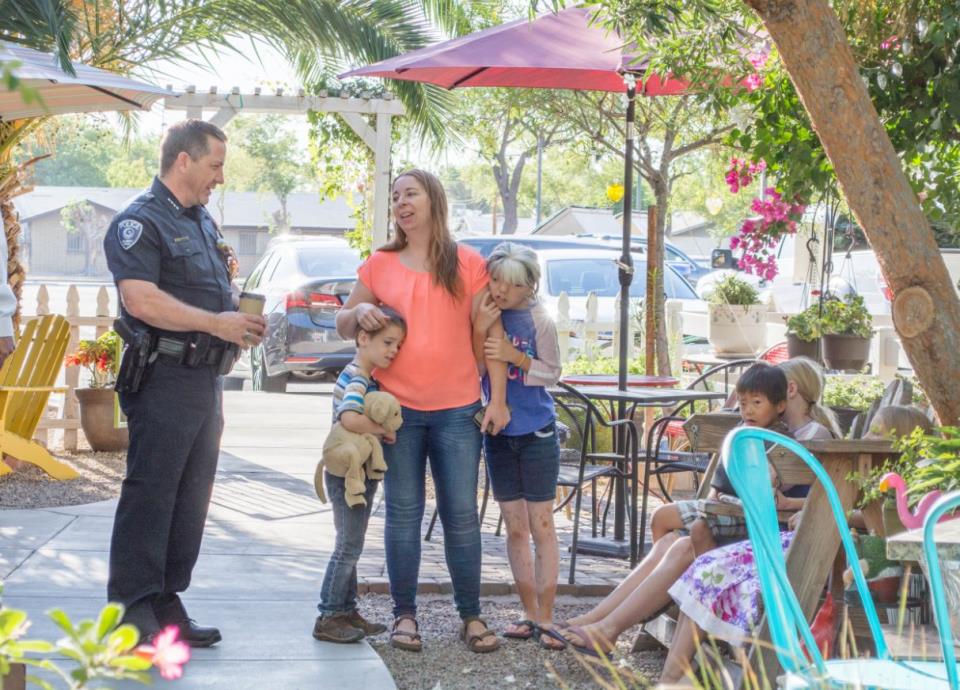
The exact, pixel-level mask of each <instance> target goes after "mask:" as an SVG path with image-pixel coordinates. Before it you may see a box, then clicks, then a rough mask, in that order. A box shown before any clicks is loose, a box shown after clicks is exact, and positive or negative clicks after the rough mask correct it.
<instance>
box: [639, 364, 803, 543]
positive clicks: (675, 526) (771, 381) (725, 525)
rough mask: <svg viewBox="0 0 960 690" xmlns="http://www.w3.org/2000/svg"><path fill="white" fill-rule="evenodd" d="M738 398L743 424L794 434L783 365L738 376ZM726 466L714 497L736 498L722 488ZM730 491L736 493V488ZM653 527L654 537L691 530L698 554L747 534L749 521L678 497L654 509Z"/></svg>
mask: <svg viewBox="0 0 960 690" xmlns="http://www.w3.org/2000/svg"><path fill="white" fill-rule="evenodd" d="M737 402H738V403H739V407H740V420H741V422H740V423H741V424H743V425H745V426H759V427H765V428H767V429H772V430H773V431H776V432H779V433H782V434H785V435H788V436H789V435H790V433H789V431H788V430H787V426H786V424H784V423H783V421H782V419H781V415H782V414H783V411H784V410H785V409H786V406H787V377H786V375H785V374H784V373H783V371H782V370H780V369H779V368H777V367H774V366H771V365H769V364H767V363H766V362H757V363H756V364H754V365H753V366H751V367H750V368H749V369H747V370H746V371H745V372H743V374H742V375H741V376H740V378H739V379H738V380H737ZM722 470H723V468H722V467H718V468H717V474H716V475H715V476H714V480H713V482H712V483H711V486H713V487H714V489H713V490H711V494H710V498H711V499H712V500H716V499H720V500H731V502H736V500H737V499H736V497H734V496H730V495H729V494H728V493H724V491H723V490H722V488H723V485H724V484H726V483H727V482H726V474H725V473H724V472H723V471H722ZM771 479H772V480H774V481H775V480H776V476H775V475H772V476H771ZM718 487H720V488H718ZM727 491H729V492H731V493H732V489H727ZM650 529H651V531H652V532H653V540H654V541H657V540H658V539H660V538H661V537H662V536H664V535H665V534H667V533H669V532H672V531H674V530H687V531H689V533H690V538H691V541H692V542H693V546H694V550H695V551H696V553H698V554H700V553H703V552H704V551H709V550H710V549H712V548H714V547H716V545H717V542H719V541H725V542H726V541H735V540H740V539H745V538H746V536H747V523H746V520H744V518H743V517H742V516H738V515H715V514H712V513H707V512H706V511H705V510H704V501H702V500H689V501H675V502H674V503H669V504H667V505H664V506H660V507H659V508H657V509H656V510H655V511H654V513H653V518H652V519H651V523H650Z"/></svg>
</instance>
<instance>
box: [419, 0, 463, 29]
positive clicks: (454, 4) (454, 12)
mask: <svg viewBox="0 0 960 690" xmlns="http://www.w3.org/2000/svg"><path fill="white" fill-rule="evenodd" d="M417 4H419V5H420V9H421V10H422V11H423V14H424V16H426V18H427V19H429V20H430V21H431V22H433V23H434V24H435V25H436V26H437V27H439V28H440V29H441V30H442V31H444V32H446V33H447V34H449V35H450V36H453V37H457V36H466V35H467V34H469V33H470V32H471V31H473V30H474V29H475V27H474V26H472V22H471V16H470V14H469V13H468V12H466V11H465V9H464V3H463V2H461V1H458V0H419V2H418V3H417Z"/></svg>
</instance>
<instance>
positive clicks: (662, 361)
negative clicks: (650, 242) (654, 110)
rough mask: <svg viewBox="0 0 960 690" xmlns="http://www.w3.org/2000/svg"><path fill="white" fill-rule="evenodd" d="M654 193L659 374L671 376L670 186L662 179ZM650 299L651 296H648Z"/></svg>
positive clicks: (655, 316)
mask: <svg viewBox="0 0 960 690" xmlns="http://www.w3.org/2000/svg"><path fill="white" fill-rule="evenodd" d="M653 193H654V195H655V197H656V199H657V211H658V212H657V234H658V236H659V238H660V242H659V245H660V256H659V257H657V258H658V259H659V261H658V262H657V263H658V265H657V284H656V286H655V288H654V293H653V294H654V299H653V308H654V310H655V311H654V318H655V319H656V324H657V374H659V375H660V376H671V375H672V369H671V367H670V345H669V341H668V340H667V307H666V300H665V299H664V297H663V293H664V287H663V284H664V283H663V272H664V270H666V269H665V264H666V262H665V261H664V257H666V255H667V251H666V246H665V244H666V233H665V232H664V230H665V228H666V225H667V216H669V215H670V188H669V186H668V185H667V184H666V182H665V181H663V180H660V181H658V182H657V184H654V185H653ZM649 294H650V286H649V285H648V286H647V295H649ZM648 300H649V297H648Z"/></svg>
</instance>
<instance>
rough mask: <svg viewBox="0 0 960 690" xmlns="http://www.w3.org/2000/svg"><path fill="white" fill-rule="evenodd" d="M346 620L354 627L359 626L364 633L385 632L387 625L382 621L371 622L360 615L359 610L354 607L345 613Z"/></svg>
mask: <svg viewBox="0 0 960 690" xmlns="http://www.w3.org/2000/svg"><path fill="white" fill-rule="evenodd" d="M347 622H348V623H349V624H350V625H352V626H353V627H355V628H359V629H360V630H362V631H363V632H364V634H366V635H379V634H380V633H385V632H387V626H385V625H383V624H382V623H371V622H370V621H368V620H367V619H366V618H364V617H363V616H361V615H360V612H359V611H357V610H356V609H354V610H353V611H351V612H350V613H349V614H348V615H347Z"/></svg>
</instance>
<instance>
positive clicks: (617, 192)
mask: <svg viewBox="0 0 960 690" xmlns="http://www.w3.org/2000/svg"><path fill="white" fill-rule="evenodd" d="M607 198H608V199H609V200H610V201H611V202H613V203H617V202H618V201H620V200H621V199H622V198H623V185H622V184H611V185H607Z"/></svg>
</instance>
